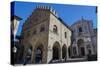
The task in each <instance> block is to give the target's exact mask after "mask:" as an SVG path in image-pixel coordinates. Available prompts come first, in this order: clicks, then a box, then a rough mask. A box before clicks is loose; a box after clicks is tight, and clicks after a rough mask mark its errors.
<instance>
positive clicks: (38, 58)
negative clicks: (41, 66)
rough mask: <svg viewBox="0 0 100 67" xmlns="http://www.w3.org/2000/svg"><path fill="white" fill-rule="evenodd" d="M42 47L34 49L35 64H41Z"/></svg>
mask: <svg viewBox="0 0 100 67" xmlns="http://www.w3.org/2000/svg"><path fill="white" fill-rule="evenodd" d="M43 48H44V47H43V45H42V44H41V45H38V46H37V47H36V48H35V52H34V53H35V63H36V64H37V63H42V60H43Z"/></svg>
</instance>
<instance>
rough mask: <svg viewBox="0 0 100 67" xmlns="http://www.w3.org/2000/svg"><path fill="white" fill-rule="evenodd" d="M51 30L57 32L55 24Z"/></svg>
mask: <svg viewBox="0 0 100 67" xmlns="http://www.w3.org/2000/svg"><path fill="white" fill-rule="evenodd" d="M53 32H55V33H57V32H58V29H57V26H56V25H54V26H53Z"/></svg>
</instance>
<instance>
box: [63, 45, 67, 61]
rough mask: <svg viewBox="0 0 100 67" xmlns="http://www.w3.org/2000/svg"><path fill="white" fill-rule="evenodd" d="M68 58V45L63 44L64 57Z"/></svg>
mask: <svg viewBox="0 0 100 67" xmlns="http://www.w3.org/2000/svg"><path fill="white" fill-rule="evenodd" d="M66 58H67V47H66V45H65V44H64V45H63V46H62V59H66Z"/></svg>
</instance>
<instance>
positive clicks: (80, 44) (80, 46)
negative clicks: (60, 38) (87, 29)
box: [77, 39, 85, 56]
mask: <svg viewBox="0 0 100 67" xmlns="http://www.w3.org/2000/svg"><path fill="white" fill-rule="evenodd" d="M77 45H78V52H79V56H85V49H84V40H83V39H79V40H78V41H77Z"/></svg>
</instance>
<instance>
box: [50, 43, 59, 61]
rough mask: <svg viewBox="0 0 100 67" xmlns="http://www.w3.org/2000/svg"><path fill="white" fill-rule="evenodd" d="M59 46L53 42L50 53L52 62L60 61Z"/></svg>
mask: <svg viewBox="0 0 100 67" xmlns="http://www.w3.org/2000/svg"><path fill="white" fill-rule="evenodd" d="M60 51H61V49H60V44H59V43H58V42H55V43H54V45H53V52H52V57H53V60H59V59H60Z"/></svg>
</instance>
